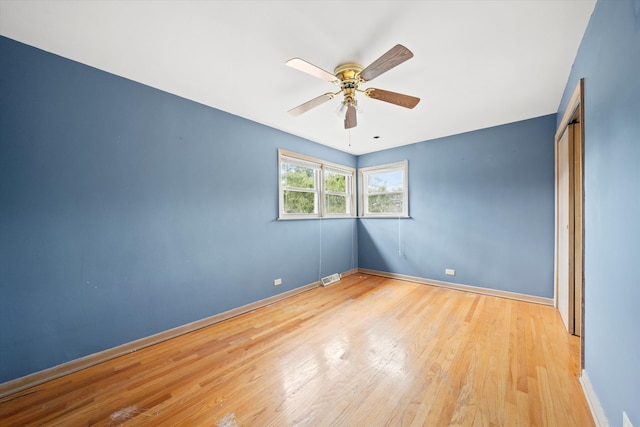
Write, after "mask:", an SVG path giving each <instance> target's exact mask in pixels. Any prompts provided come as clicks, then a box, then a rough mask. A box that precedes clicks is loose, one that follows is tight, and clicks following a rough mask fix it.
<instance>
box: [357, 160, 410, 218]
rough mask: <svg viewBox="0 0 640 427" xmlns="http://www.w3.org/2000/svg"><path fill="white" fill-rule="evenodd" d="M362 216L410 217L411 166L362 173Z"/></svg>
mask: <svg viewBox="0 0 640 427" xmlns="http://www.w3.org/2000/svg"><path fill="white" fill-rule="evenodd" d="M359 173H360V188H359V190H360V216H365V217H408V216H409V184H408V163H407V161H406V160H405V161H402V162H398V163H391V164H387V165H380V166H370V167H366V168H362V169H359Z"/></svg>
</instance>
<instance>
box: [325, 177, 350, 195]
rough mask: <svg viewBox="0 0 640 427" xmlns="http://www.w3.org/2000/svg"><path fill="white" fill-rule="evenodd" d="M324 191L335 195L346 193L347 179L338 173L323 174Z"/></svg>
mask: <svg viewBox="0 0 640 427" xmlns="http://www.w3.org/2000/svg"><path fill="white" fill-rule="evenodd" d="M324 189H325V190H326V191H335V192H336V193H346V192H347V177H346V176H344V175H341V174H338V173H332V172H325V173H324Z"/></svg>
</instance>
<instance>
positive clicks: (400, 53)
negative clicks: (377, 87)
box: [360, 44, 413, 81]
mask: <svg viewBox="0 0 640 427" xmlns="http://www.w3.org/2000/svg"><path fill="white" fill-rule="evenodd" d="M411 58H413V53H412V52H411V51H410V50H409V49H407V48H406V47H404V46H402V45H401V44H397V45H395V46H394V47H392V48H391V49H389V51H388V52H387V53H385V54H384V55H382V56H381V57H380V58H378V59H376V60H375V61H373V63H372V64H371V65H369V66H368V67H367V68H365V69H364V70H362V71H361V72H360V77H361V78H362V80H364V81H370V80H373V79H375V78H376V77H378V76H379V75H380V74H382V73H384V72H387V71H389V70H390V69H392V68H393V67H395V66H397V65H400V64H402V63H403V62H404V61H406V60H408V59H411Z"/></svg>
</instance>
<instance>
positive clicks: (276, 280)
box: [273, 279, 282, 286]
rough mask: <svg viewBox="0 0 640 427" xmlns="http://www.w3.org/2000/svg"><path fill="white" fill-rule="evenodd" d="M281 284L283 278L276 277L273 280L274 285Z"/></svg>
mask: <svg viewBox="0 0 640 427" xmlns="http://www.w3.org/2000/svg"><path fill="white" fill-rule="evenodd" d="M281 284H282V279H275V280H274V281H273V286H278V285H281Z"/></svg>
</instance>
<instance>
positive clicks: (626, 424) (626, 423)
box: [622, 411, 633, 427]
mask: <svg viewBox="0 0 640 427" xmlns="http://www.w3.org/2000/svg"><path fill="white" fill-rule="evenodd" d="M622 427H633V424H631V420H630V419H629V416H628V415H627V413H626V412H625V411H622Z"/></svg>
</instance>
